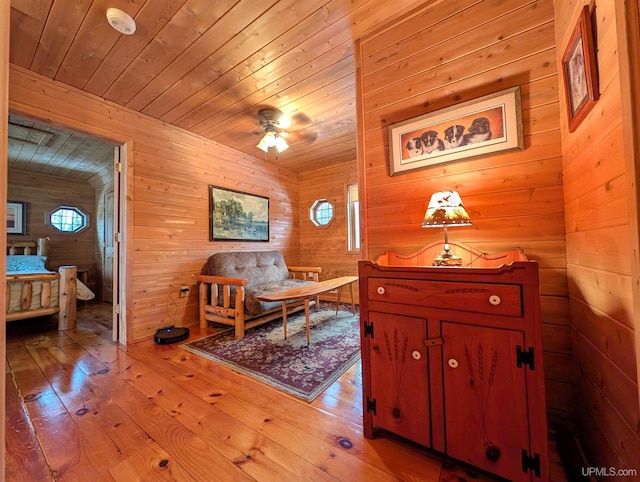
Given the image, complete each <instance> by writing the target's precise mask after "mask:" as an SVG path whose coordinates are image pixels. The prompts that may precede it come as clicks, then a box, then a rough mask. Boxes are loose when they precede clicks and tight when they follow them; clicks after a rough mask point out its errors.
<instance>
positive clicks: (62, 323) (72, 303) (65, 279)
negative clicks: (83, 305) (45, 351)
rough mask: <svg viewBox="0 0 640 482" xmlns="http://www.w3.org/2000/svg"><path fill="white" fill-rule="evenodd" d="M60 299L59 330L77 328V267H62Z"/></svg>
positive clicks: (60, 270)
mask: <svg viewBox="0 0 640 482" xmlns="http://www.w3.org/2000/svg"><path fill="white" fill-rule="evenodd" d="M58 272H59V273H60V299H59V301H58V303H59V308H60V311H59V312H58V330H69V329H71V328H75V326H76V316H77V313H76V275H77V268H76V267H75V266H60V268H59V269H58Z"/></svg>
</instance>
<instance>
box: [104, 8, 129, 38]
mask: <svg viewBox="0 0 640 482" xmlns="http://www.w3.org/2000/svg"><path fill="white" fill-rule="evenodd" d="M107 21H108V22H109V25H111V26H112V27H113V28H115V29H116V30H117V31H118V32H120V33H123V34H125V35H133V33H134V32H135V31H136V22H135V21H134V20H133V19H132V18H131V17H130V16H129V15H128V14H127V13H125V12H123V11H122V10H120V9H117V8H109V9H107Z"/></svg>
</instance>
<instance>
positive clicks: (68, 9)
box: [10, 0, 441, 177]
mask: <svg viewBox="0 0 640 482" xmlns="http://www.w3.org/2000/svg"><path fill="white" fill-rule="evenodd" d="M440 1H441V0H431V1H430V2H425V1H424V0H422V1H420V0H400V1H395V2H388V1H387V0H361V1H354V0H329V1H325V2H318V1H314V0H259V1H258V0H215V1H212V0H93V1H92V0H79V1H74V2H70V1H68V0H11V45H10V61H11V62H12V63H13V64H15V65H18V66H21V67H23V68H26V69H29V70H32V71H34V72H38V73H40V74H42V75H44V76H46V77H49V78H51V79H55V80H57V81H59V82H62V83H65V84H67V85H69V86H72V87H75V88H77V89H81V90H83V91H86V92H88V93H91V94H94V95H97V96H100V97H103V98H105V99H107V100H109V101H112V102H115V103H116V104H119V105H122V106H126V107H128V108H130V109H133V110H135V111H138V112H142V113H144V114H147V115H149V116H152V117H154V118H157V119H160V120H162V121H164V122H167V123H170V124H173V125H175V126H178V127H181V128H184V129H188V130H190V131H192V132H195V133H197V134H200V135H202V136H204V137H207V138H209V139H212V140H215V141H217V142H220V143H222V144H225V145H228V146H230V147H233V148H235V149H238V150H240V151H242V152H245V153H247V154H250V155H252V156H256V157H258V158H266V160H267V161H268V162H272V163H274V164H276V165H278V166H282V167H285V168H288V169H291V170H293V171H296V172H304V171H308V170H312V169H317V168H319V167H323V166H328V165H332V164H338V163H342V162H346V161H351V160H353V159H355V157H356V109H355V85H354V84H355V82H354V57H353V45H354V41H355V40H356V39H357V38H359V37H361V36H363V35H364V34H366V33H367V32H369V31H371V30H372V29H374V28H376V27H378V26H379V25H381V24H384V23H386V22H388V21H389V20H390V19H391V18H393V17H395V16H398V15H401V14H404V13H406V12H408V11H410V10H412V9H414V8H416V7H417V6H419V5H421V4H425V3H439V2H440ZM110 7H115V8H119V9H121V10H123V11H125V12H126V13H127V14H129V15H130V16H131V17H133V18H134V19H135V22H136V32H135V33H134V34H133V35H123V34H121V33H119V32H117V31H116V30H114V29H113V28H111V26H110V25H109V24H108V22H107V20H106V11H107V9H108V8H110ZM264 107H275V108H278V109H280V110H282V111H283V112H284V113H285V114H286V115H287V116H289V117H290V119H291V127H290V128H289V129H288V130H289V137H288V138H287V142H288V143H289V145H290V148H289V149H288V150H286V151H284V152H282V153H280V154H279V155H277V156H276V154H275V152H271V151H270V152H269V153H267V154H266V155H265V153H263V152H262V151H261V150H259V149H257V147H256V144H257V143H258V141H259V140H260V138H261V136H262V134H263V131H262V129H261V128H260V126H259V124H258V120H257V114H258V111H259V110H260V109H261V108H264ZM14 151H15V149H14ZM105 162H111V158H110V157H109V160H108V161H107V160H105ZM76 163H79V162H78V161H76ZM85 164H86V163H85ZM14 165H17V166H23V167H21V168H25V169H26V168H27V167H28V166H29V165H31V169H34V170H35V169H37V168H38V165H39V166H40V168H44V167H43V166H44V165H43V164H42V163H41V164H38V163H37V162H26V161H24V160H23V161H22V162H21V163H17V164H15V163H14ZM45 165H46V164H45ZM48 169H51V167H49V168H48ZM60 169H63V170H64V169H66V167H64V166H62V167H60ZM59 172H66V175H69V176H72V174H70V173H69V172H67V171H59ZM85 177H86V174H85Z"/></svg>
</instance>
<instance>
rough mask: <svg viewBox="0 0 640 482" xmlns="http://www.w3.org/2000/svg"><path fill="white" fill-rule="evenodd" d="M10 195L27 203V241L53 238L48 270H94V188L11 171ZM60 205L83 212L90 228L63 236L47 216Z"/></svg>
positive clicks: (66, 180) (78, 183)
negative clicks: (73, 267)
mask: <svg viewBox="0 0 640 482" xmlns="http://www.w3.org/2000/svg"><path fill="white" fill-rule="evenodd" d="M8 195H9V198H10V199H11V200H16V201H23V202H26V203H27V236H26V239H30V240H31V239H33V240H35V239H36V238H41V237H49V238H51V249H50V252H49V257H48V260H47V267H48V268H49V269H51V270H57V268H58V267H60V266H63V265H75V266H77V267H78V268H84V269H89V270H94V269H95V265H96V257H95V245H96V223H97V217H96V207H95V191H94V189H93V186H91V185H90V184H89V183H88V182H83V181H76V180H69V179H64V178H60V177H56V176H48V175H45V174H36V173H29V172H26V171H16V170H14V169H9V172H8ZM59 206H76V207H78V208H80V209H82V210H83V211H84V212H85V213H86V214H87V215H88V217H89V227H88V228H87V229H85V230H83V231H81V232H79V233H77V234H76V233H62V232H60V231H58V230H57V229H55V228H54V227H52V226H50V225H49V224H48V223H47V216H48V214H49V213H50V212H51V211H53V210H54V209H55V208H57V207H59ZM7 238H8V240H10V241H19V240H23V239H25V236H18V235H9V236H8V237H7Z"/></svg>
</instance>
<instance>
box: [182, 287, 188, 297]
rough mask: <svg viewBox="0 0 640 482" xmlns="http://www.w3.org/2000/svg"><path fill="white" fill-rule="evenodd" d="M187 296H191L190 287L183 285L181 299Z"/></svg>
mask: <svg viewBox="0 0 640 482" xmlns="http://www.w3.org/2000/svg"><path fill="white" fill-rule="evenodd" d="M185 296H189V287H188V286H187V285H182V286H181V287H180V298H184V297H185Z"/></svg>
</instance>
